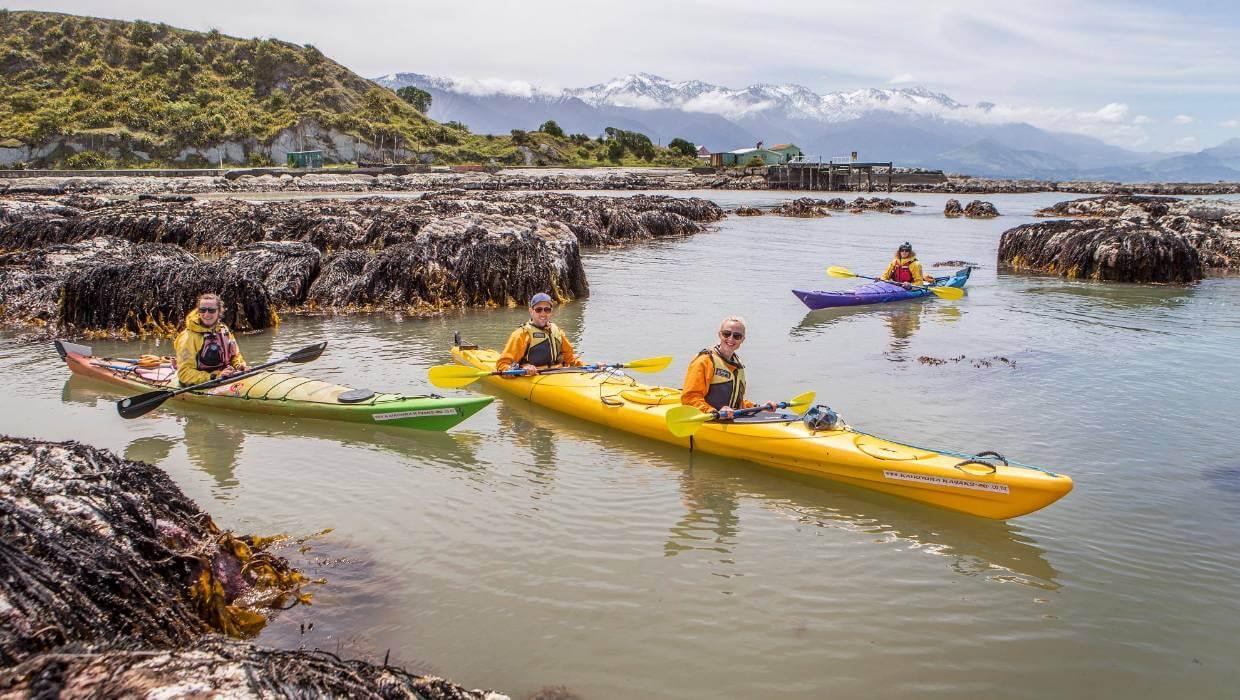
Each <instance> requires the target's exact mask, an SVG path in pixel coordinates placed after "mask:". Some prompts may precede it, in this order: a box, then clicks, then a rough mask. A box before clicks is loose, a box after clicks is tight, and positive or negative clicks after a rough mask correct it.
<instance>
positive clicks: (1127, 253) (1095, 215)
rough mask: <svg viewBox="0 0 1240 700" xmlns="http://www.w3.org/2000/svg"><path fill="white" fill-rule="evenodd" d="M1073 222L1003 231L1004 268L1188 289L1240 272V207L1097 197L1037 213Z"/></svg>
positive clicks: (1001, 260)
mask: <svg viewBox="0 0 1240 700" xmlns="http://www.w3.org/2000/svg"><path fill="white" fill-rule="evenodd" d="M1037 214H1038V215H1039V216H1055V217H1072V218H1071V219H1059V220H1053V221H1045V222H1038V223H1033V224H1026V225H1023V226H1018V227H1016V228H1013V229H1010V230H1008V231H1005V232H1004V233H1003V236H1002V238H1001V239H1000V241H999V254H998V259H999V260H998V261H999V265H1000V266H1001V267H1006V268H1008V269H1014V270H1029V271H1037V272H1045V273H1050V274H1059V275H1062V276H1065V277H1072V278H1086V279H1095V280H1106V281H1121V282H1164V283H1176V284H1184V283H1189V282H1195V281H1197V280H1199V279H1201V278H1202V277H1203V276H1204V275H1205V274H1206V273H1207V271H1214V272H1234V271H1237V270H1240V205H1237V204H1235V203H1231V202H1225V201H1208V200H1182V199H1177V198H1171V197H1146V196H1131V195H1130V196H1116V197H1095V198H1089V199H1082V200H1074V201H1068V202H1059V203H1058V204H1055V205H1054V206H1051V207H1048V208H1046V209H1043V210H1040V211H1039V212H1037Z"/></svg>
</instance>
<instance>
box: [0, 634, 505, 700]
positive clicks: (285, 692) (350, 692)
mask: <svg viewBox="0 0 1240 700" xmlns="http://www.w3.org/2000/svg"><path fill="white" fill-rule="evenodd" d="M0 690H4V691H7V692H11V693H14V694H16V695H17V696H19V697H66V698H77V697H82V698H85V697H109V698H121V697H125V698H137V697H146V698H153V697H199V696H202V697H226V698H274V697H295V698H312V697H315V698H317V697H323V698H365V699H368V700H369V699H375V700H378V699H383V700H397V699H401V700H507V696H505V695H501V694H499V693H495V692H491V691H486V690H466V689H465V688H462V687H460V686H458V685H456V684H454V683H451V682H450V681H446V680H444V679H442V678H436V677H434V676H416V675H413V674H411V673H408V672H406V671H404V670H402V669H399V668H394V667H392V666H388V665H387V664H383V665H379V664H372V663H368V662H366V661H360V660H344V659H341V658H339V657H337V656H336V655H334V654H331V653H329V652H326V651H319V650H315V651H308V650H305V649H293V650H281V649H271V648H266V647H260V646H256V645H254V644H251V643H248V642H240V641H236V640H232V639H228V638H226V637H218V636H207V637H204V638H203V639H201V640H200V641H198V642H197V643H195V644H193V645H192V646H189V647H187V648H185V649H182V650H178V651H175V652H172V651H162V650H152V649H147V648H144V647H143V646H142V645H139V644H133V643H123V642H122V643H118V644H111V645H94V646H91V645H70V646H67V647H65V648H64V649H60V650H58V651H57V652H56V653H52V654H45V655H43V656H39V657H35V658H33V659H30V660H27V661H26V662H24V663H22V664H21V665H19V666H16V667H14V668H12V669H8V670H7V671H4V672H3V673H0Z"/></svg>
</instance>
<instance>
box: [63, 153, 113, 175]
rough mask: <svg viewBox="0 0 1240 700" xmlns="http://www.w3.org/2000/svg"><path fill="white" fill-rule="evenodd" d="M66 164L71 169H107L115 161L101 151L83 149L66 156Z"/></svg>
mask: <svg viewBox="0 0 1240 700" xmlns="http://www.w3.org/2000/svg"><path fill="white" fill-rule="evenodd" d="M64 166H65V167H66V168H68V169H69V170H106V169H108V168H111V167H112V166H113V163H112V161H111V159H109V158H108V157H107V156H106V155H104V154H102V153H100V152H99V151H82V152H81V153H74V154H73V155H71V156H69V157H68V158H65V162H64Z"/></svg>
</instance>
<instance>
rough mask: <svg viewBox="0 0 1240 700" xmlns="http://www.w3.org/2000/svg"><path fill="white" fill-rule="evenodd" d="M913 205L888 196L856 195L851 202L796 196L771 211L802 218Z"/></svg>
mask: <svg viewBox="0 0 1240 700" xmlns="http://www.w3.org/2000/svg"><path fill="white" fill-rule="evenodd" d="M915 206H917V203H916V202H901V201H899V200H895V199H891V198H890V197H870V198H868V199H867V198H866V197H857V198H856V199H854V200H853V201H851V202H846V201H844V199H842V198H840V197H832V198H831V199H815V198H813V197H798V198H797V199H794V200H791V201H788V202H784V203H783V204H781V205H779V206H777V207H775V209H773V210H772V212H771V213H773V214H778V215H781V216H796V217H804V218H815V217H820V216H830V215H831V214H830V212H832V211H844V210H845V209H847V210H848V211H851V212H853V213H854V214H856V213H861V212H865V211H877V212H884V213H888V214H903V213H904V211H903V210H901V209H900V207H915Z"/></svg>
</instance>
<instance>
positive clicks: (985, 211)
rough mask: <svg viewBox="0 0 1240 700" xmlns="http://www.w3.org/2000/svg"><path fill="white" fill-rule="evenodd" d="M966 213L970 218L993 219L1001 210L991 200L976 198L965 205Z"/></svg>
mask: <svg viewBox="0 0 1240 700" xmlns="http://www.w3.org/2000/svg"><path fill="white" fill-rule="evenodd" d="M964 215H965V217H967V218H970V219H993V218H995V217H996V216H998V215H999V210H998V209H996V208H995V205H993V204H991V203H990V202H983V201H982V200H980V199H975V200H973V201H972V202H969V203H968V204H967V205H966V206H965V208H964Z"/></svg>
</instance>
